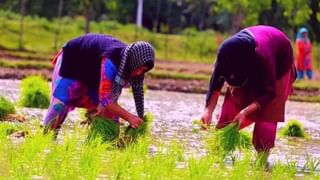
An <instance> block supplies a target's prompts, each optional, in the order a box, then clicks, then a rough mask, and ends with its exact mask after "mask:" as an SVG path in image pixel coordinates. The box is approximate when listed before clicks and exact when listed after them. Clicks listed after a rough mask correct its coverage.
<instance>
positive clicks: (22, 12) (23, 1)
mask: <svg viewBox="0 0 320 180" xmlns="http://www.w3.org/2000/svg"><path fill="white" fill-rule="evenodd" d="M20 2H21V4H20V15H21V16H20V34H19V49H20V50H23V49H24V47H23V22H24V15H25V12H26V3H27V0H21V1H20Z"/></svg>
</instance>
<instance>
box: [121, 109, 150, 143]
mask: <svg viewBox="0 0 320 180" xmlns="http://www.w3.org/2000/svg"><path fill="white" fill-rule="evenodd" d="M152 120H153V116H152V114H151V113H147V114H146V115H145V116H144V117H143V123H142V124H140V126H139V127H137V128H132V127H131V126H129V127H127V128H126V130H125V132H124V134H125V139H126V140H127V141H128V143H130V142H134V141H136V140H137V138H138V137H140V136H143V135H146V134H148V133H149V131H150V123H151V122H152Z"/></svg>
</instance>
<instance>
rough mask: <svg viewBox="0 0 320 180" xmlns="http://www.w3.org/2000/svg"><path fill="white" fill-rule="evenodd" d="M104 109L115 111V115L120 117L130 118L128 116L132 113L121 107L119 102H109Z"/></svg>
mask: <svg viewBox="0 0 320 180" xmlns="http://www.w3.org/2000/svg"><path fill="white" fill-rule="evenodd" d="M106 109H108V110H109V111H111V112H113V113H115V114H116V115H118V116H119V117H121V118H122V119H125V120H128V119H130V117H131V116H132V114H131V113H130V112H128V111H127V110H125V109H123V108H122V107H121V106H120V105H119V104H117V103H111V104H109V105H108V106H107V107H106Z"/></svg>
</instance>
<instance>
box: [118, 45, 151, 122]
mask: <svg viewBox="0 0 320 180" xmlns="http://www.w3.org/2000/svg"><path fill="white" fill-rule="evenodd" d="M141 66H146V67H148V69H147V70H146V72H147V71H149V70H150V69H152V68H153V66H154V49H153V47H152V46H151V44H149V43H147V42H144V41H138V42H135V43H133V44H131V45H129V46H127V47H126V48H125V50H124V53H123V55H122V59H121V62H120V65H119V69H118V72H117V75H116V77H115V82H114V84H113V87H112V99H113V100H114V101H116V100H117V99H118V98H119V95H120V93H121V90H122V88H123V86H124V83H125V81H126V80H128V81H129V82H130V85H131V87H132V91H133V97H134V101H135V105H136V111H137V114H138V115H139V117H141V118H142V117H143V115H144V94H143V80H144V74H143V75H140V76H136V77H130V73H131V72H132V71H133V70H134V69H136V68H138V67H141Z"/></svg>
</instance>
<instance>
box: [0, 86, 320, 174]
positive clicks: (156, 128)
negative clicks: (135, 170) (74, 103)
mask: <svg viewBox="0 0 320 180" xmlns="http://www.w3.org/2000/svg"><path fill="white" fill-rule="evenodd" d="M19 82H20V81H18V80H0V95H1V96H5V97H7V98H8V99H10V100H12V101H13V102H17V100H18V96H19ZM222 99H223V97H221V98H220V99H219V103H218V106H217V108H216V110H215V112H214V114H215V115H217V113H218V112H219V110H220V107H221V103H222ZM204 102H205V95H204V94H190V93H179V92H167V91H153V90H148V91H147V93H146V95H145V111H146V112H152V113H153V114H154V117H155V118H154V122H153V125H152V139H153V140H154V141H161V142H171V141H172V140H175V141H176V142H178V143H179V144H182V145H183V146H184V147H185V149H186V154H187V155H188V154H193V155H195V154H196V155H198V156H202V155H205V154H206V148H205V141H204V138H205V137H207V136H208V132H205V131H202V130H199V127H198V125H195V124H194V123H193V121H194V120H196V119H199V118H200V117H201V113H202V111H203V109H204ZM120 104H122V105H123V106H124V107H125V108H126V109H128V110H129V111H131V112H135V108H134V101H133V97H132V94H131V93H130V92H129V91H128V90H124V91H123V93H122V96H121V97H120ZM45 112H46V109H35V108H18V113H20V114H23V115H24V116H26V117H27V118H28V119H30V120H36V121H41V118H42V117H43V116H44V114H45ZM80 114H81V113H80V112H79V110H76V111H73V112H72V113H70V114H69V116H68V119H67V120H66V122H65V124H64V126H63V129H62V133H61V134H60V136H63V133H64V129H72V128H73V127H74V126H75V124H76V123H78V122H79V121H81V120H83V119H81V118H80V117H81V116H80ZM286 119H287V120H289V119H298V120H299V121H300V122H301V123H302V124H303V125H304V127H305V129H306V132H307V133H308V135H309V138H308V139H299V138H284V137H277V141H276V147H275V148H274V149H273V150H272V152H271V156H270V160H271V161H273V162H275V161H278V160H280V161H283V162H288V161H295V162H297V166H298V168H299V167H302V166H303V165H304V164H305V162H306V161H307V159H308V158H314V159H320V104H317V103H303V102H288V103H287V107H286ZM213 123H215V122H214V120H213ZM284 125H285V123H279V126H278V130H279V129H280V128H282V127H283V126H284ZM252 128H253V126H252V125H251V126H250V127H248V128H246V129H245V130H246V131H252Z"/></svg>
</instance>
